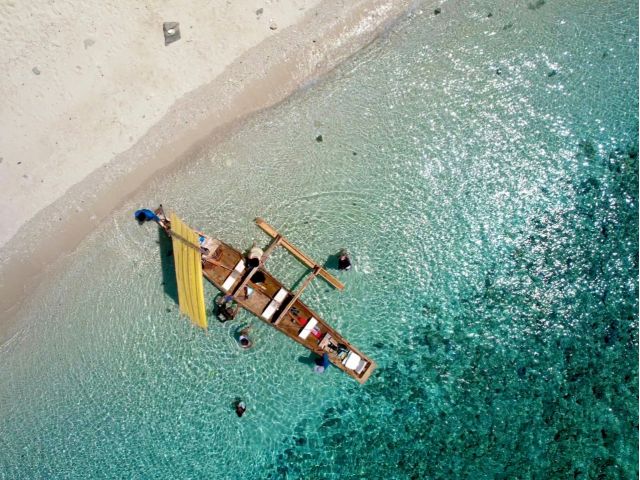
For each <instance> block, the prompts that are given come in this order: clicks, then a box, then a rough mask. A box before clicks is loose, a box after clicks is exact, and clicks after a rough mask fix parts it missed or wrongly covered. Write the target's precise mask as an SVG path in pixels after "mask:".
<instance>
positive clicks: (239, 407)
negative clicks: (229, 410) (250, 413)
mask: <svg viewBox="0 0 640 480" xmlns="http://www.w3.org/2000/svg"><path fill="white" fill-rule="evenodd" d="M246 411H247V406H246V405H245V403H244V402H243V401H242V400H240V401H239V402H238V403H236V415H238V417H242V415H244V412H246Z"/></svg>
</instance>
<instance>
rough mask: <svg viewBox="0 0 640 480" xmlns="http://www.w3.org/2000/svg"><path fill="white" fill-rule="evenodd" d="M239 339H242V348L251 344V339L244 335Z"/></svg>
mask: <svg viewBox="0 0 640 480" xmlns="http://www.w3.org/2000/svg"><path fill="white" fill-rule="evenodd" d="M239 340H240V346H241V347H242V348H249V347H250V346H251V340H249V339H248V338H247V337H245V336H244V335H242V336H241V337H240V339H239Z"/></svg>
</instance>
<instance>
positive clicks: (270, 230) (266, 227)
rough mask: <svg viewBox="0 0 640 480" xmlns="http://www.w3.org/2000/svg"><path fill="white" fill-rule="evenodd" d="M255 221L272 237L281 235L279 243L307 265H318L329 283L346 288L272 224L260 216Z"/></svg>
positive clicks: (319, 271) (319, 272) (341, 288)
mask: <svg viewBox="0 0 640 480" xmlns="http://www.w3.org/2000/svg"><path fill="white" fill-rule="evenodd" d="M255 222H256V225H258V227H260V228H261V229H262V231H263V232H264V233H266V234H267V235H269V236H270V237H272V238H277V237H280V241H279V245H281V246H283V247H284V248H286V249H287V250H288V251H289V253H291V255H293V256H294V257H296V258H297V259H298V260H299V261H300V262H301V263H303V264H304V265H306V266H307V267H309V268H311V269H315V268H316V267H318V268H319V270H318V276H319V277H322V278H323V279H324V280H326V281H327V283H329V284H330V285H332V286H333V287H334V288H337V289H338V290H343V289H344V284H343V283H342V282H341V281H340V280H338V279H337V278H336V277H334V276H333V275H331V274H330V273H329V272H327V271H326V270H325V269H324V268H322V266H321V265H320V264H318V263H316V262H315V261H314V260H313V259H312V258H311V257H309V256H308V255H307V254H305V253H304V252H302V251H301V250H300V249H298V248H297V247H296V246H295V245H293V244H292V243H291V242H289V240H287V239H286V238H285V237H284V236H282V235H281V234H280V233H279V232H278V231H277V230H276V229H275V228H273V227H272V226H271V225H269V224H268V223H267V222H265V221H264V220H263V219H262V218H260V217H258V218H256V220H255Z"/></svg>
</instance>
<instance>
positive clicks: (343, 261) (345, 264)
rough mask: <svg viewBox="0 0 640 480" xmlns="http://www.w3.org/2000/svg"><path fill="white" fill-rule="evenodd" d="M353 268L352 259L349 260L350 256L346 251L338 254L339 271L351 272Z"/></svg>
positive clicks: (343, 250)
mask: <svg viewBox="0 0 640 480" xmlns="http://www.w3.org/2000/svg"><path fill="white" fill-rule="evenodd" d="M350 268H351V259H350V258H349V254H348V253H347V250H346V249H344V248H343V249H342V250H340V253H338V269H339V270H349V269H350Z"/></svg>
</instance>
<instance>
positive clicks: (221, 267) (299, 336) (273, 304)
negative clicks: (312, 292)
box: [136, 206, 376, 383]
mask: <svg viewBox="0 0 640 480" xmlns="http://www.w3.org/2000/svg"><path fill="white" fill-rule="evenodd" d="M139 212H146V215H147V216H146V217H145V218H144V219H146V220H154V221H156V223H158V225H159V226H160V227H161V228H162V229H163V230H164V231H165V232H166V233H167V234H168V235H169V236H170V237H171V238H172V242H173V250H174V260H175V266H176V280H177V283H178V300H179V303H180V310H181V312H183V313H185V314H186V315H187V316H189V317H190V318H191V320H192V322H193V323H194V324H196V325H198V326H200V327H202V328H205V329H206V328H207V318H206V313H205V308H204V294H203V288H202V276H204V278H206V279H207V280H209V281H210V282H211V283H212V284H213V285H214V286H215V287H216V288H217V289H218V290H220V291H221V292H222V293H223V294H224V295H225V296H226V299H227V300H233V301H235V302H236V303H237V304H238V305H240V306H242V307H243V308H245V309H246V310H248V311H249V312H251V313H252V314H254V315H255V316H256V317H258V318H259V319H261V320H262V321H264V322H265V323H267V324H268V325H271V326H272V327H274V328H276V329H277V330H279V331H280V332H282V333H284V334H285V335H286V336H288V337H289V338H291V339H292V340H294V341H296V342H298V343H299V344H300V345H302V346H303V347H305V348H307V349H308V350H311V351H312V352H314V353H316V354H317V355H319V356H322V357H323V358H324V359H325V360H326V359H328V361H329V362H331V363H332V364H333V365H335V366H336V367H337V368H339V369H340V370H342V371H344V372H345V373H347V374H348V375H350V376H352V377H353V378H355V379H356V380H357V381H358V382H360V383H364V382H366V381H367V379H368V378H369V377H370V376H371V373H372V372H373V370H374V369H375V368H376V363H375V362H374V361H373V360H371V359H370V358H369V357H367V356H366V355H365V354H364V353H362V352H361V351H360V350H358V349H357V348H356V347H355V346H353V345H352V344H351V343H349V342H348V341H347V340H346V339H345V338H344V337H343V336H342V335H340V333H338V332H337V331H336V330H334V329H333V328H331V327H330V326H329V325H328V324H327V323H326V322H325V321H324V320H323V319H322V318H321V317H320V315H318V313H316V312H315V311H314V310H313V309H311V307H309V306H308V305H306V304H305V303H304V302H303V301H302V300H301V299H300V296H301V295H302V292H303V291H304V290H305V288H306V287H307V286H308V285H309V284H310V283H311V281H312V280H313V279H314V278H316V277H321V278H323V279H324V280H325V281H327V282H328V283H329V284H330V285H332V286H333V287H334V288H337V289H339V290H342V289H343V288H344V285H343V284H342V282H340V281H339V280H338V279H337V278H335V277H334V276H333V275H331V274H330V273H329V272H327V271H326V270H325V269H324V268H323V267H322V266H321V265H319V264H318V263H316V262H315V261H314V260H313V259H311V258H310V257H309V256H308V255H306V254H305V253H303V252H302V251H300V250H299V249H298V248H296V247H295V246H294V245H292V244H291V243H290V242H289V241H288V240H287V239H286V238H285V237H284V236H283V235H282V234H280V233H279V232H278V231H277V230H276V229H275V228H273V227H272V226H271V225H269V224H268V223H267V222H265V221H264V220H262V219H261V218H257V219H256V220H255V221H256V224H257V225H258V227H260V228H261V229H262V230H263V231H264V232H265V233H266V234H267V235H269V236H270V237H271V238H272V241H271V243H270V244H269V246H268V247H267V248H266V249H265V250H264V251H262V250H260V249H257V250H256V251H254V249H252V251H251V252H250V253H249V255H248V256H245V255H243V253H242V252H240V251H239V250H237V249H235V248H234V247H232V246H230V245H228V244H226V243H224V242H222V241H220V240H218V239H214V238H212V237H209V236H208V235H206V234H204V233H202V232H196V231H195V230H193V229H191V228H190V227H188V226H187V225H186V224H185V223H184V222H182V221H181V220H180V219H179V218H178V217H177V216H176V215H175V214H173V213H172V214H171V215H170V216H169V217H167V216H166V215H165V213H164V210H163V209H162V206H160V207H159V208H158V209H156V210H155V211H154V212H153V213H152V212H150V211H149V210H141V211H139ZM139 212H136V218H138V219H139V220H142V219H143V218H142V216H144V213H143V214H141V215H142V216H139ZM278 247H282V248H285V249H286V250H287V251H289V253H291V254H292V255H293V256H294V257H295V258H296V259H297V260H298V261H300V262H301V263H302V264H303V265H305V266H306V267H308V268H309V269H310V272H309V273H308V275H307V277H306V278H305V280H304V282H303V283H302V285H301V286H300V288H299V289H298V290H297V291H295V292H293V291H290V290H288V289H287V288H286V287H285V286H284V285H283V284H282V283H280V282H279V281H278V280H277V279H276V278H275V277H274V276H273V275H271V274H270V273H269V271H268V270H267V269H266V267H265V262H266V261H267V259H268V258H269V256H270V255H271V254H272V253H273V251H274V250H275V249H276V248H278Z"/></svg>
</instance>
